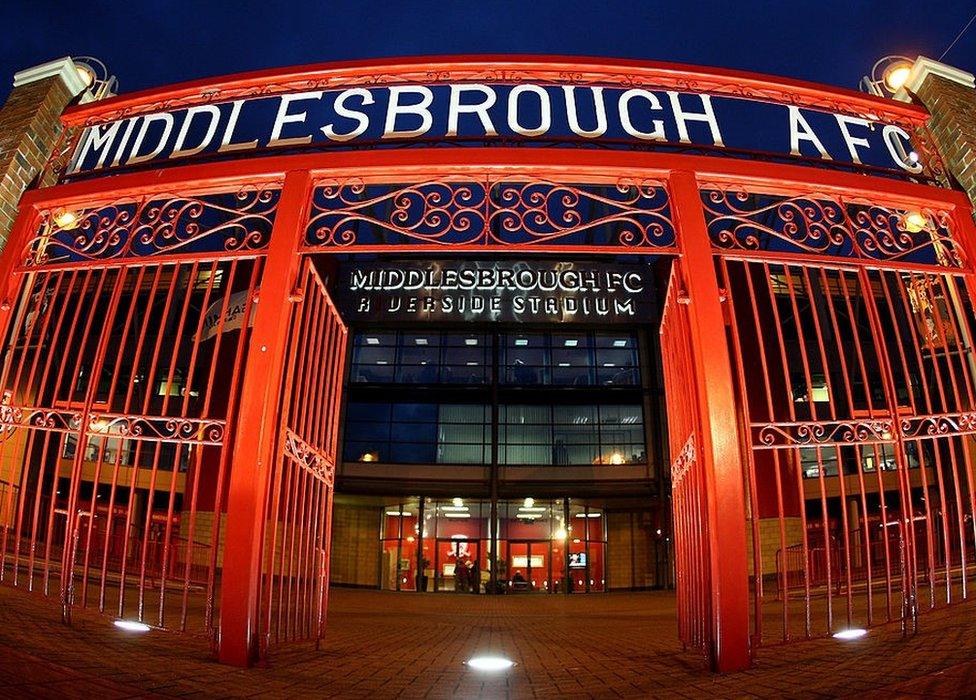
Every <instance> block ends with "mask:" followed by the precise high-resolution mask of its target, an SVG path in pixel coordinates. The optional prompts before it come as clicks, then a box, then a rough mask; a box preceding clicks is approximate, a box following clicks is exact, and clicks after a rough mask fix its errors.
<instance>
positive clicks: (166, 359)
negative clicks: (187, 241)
mask: <svg viewBox="0 0 976 700" xmlns="http://www.w3.org/2000/svg"><path fill="white" fill-rule="evenodd" d="M260 268H261V266H260V263H259V261H257V260H253V259H252V260H232V261H228V260H209V261H208V260H194V261H191V262H174V263H164V264H143V265H138V266H127V267H109V266H101V267H87V268H78V267H75V268H70V269H55V270H45V271H41V272H36V273H32V274H31V275H30V276H29V277H28V278H27V279H26V280H25V284H24V285H23V288H22V292H21V295H20V299H19V302H18V306H17V309H16V312H15V317H14V321H13V323H12V324H11V325H10V328H9V330H8V334H7V343H6V349H7V354H6V359H5V362H4V365H3V373H2V376H0V386H2V391H3V403H2V409H0V421H2V427H3V435H2V437H3V440H2V442H0V454H2V456H0V459H2V460H3V464H4V467H3V472H4V479H3V483H2V484H0V499H2V504H3V506H2V509H3V513H4V517H3V519H2V523H3V526H2V535H0V537H2V543H0V563H2V567H0V576H3V577H5V578H10V579H11V580H12V582H13V583H14V585H24V586H26V587H27V588H28V589H30V590H34V589H40V590H41V591H42V592H44V593H45V594H48V593H51V592H54V591H57V593H58V594H59V595H60V598H61V603H62V606H63V611H64V615H65V617H66V618H68V617H70V611H71V607H72V606H74V605H82V606H89V605H94V606H96V607H97V608H98V609H99V610H102V611H110V612H111V613H112V614H113V615H116V616H118V617H120V618H135V619H138V620H142V621H146V622H148V623H149V624H152V625H157V626H170V627H176V628H179V629H187V628H188V627H189V628H190V629H195V630H197V631H205V630H210V629H211V628H212V624H213V604H214V595H215V589H216V586H217V585H218V579H219V575H218V558H219V554H218V550H219V547H218V546H217V543H218V542H219V540H220V537H221V532H220V530H221V522H220V518H219V517H217V516H215V514H219V513H220V512H221V510H222V508H223V504H222V498H223V493H224V487H223V484H224V483H225V481H226V476H225V475H226V470H227V457H228V453H229V450H228V449H226V439H227V434H228V427H227V426H228V421H227V416H228V414H230V413H232V411H233V406H234V405H235V403H236V400H237V399H236V388H237V386H238V385H239V382H238V381H237V379H236V375H237V368H238V367H239V366H240V364H241V362H242V358H243V354H244V352H245V348H246V343H245V342H244V340H242V335H244V334H243V333H242V331H241V328H242V327H243V328H246V325H247V320H246V319H247V316H248V315H249V303H248V301H247V299H248V298H249V297H250V295H251V293H252V292H253V290H254V288H255V286H256V283H257V280H258V276H259V274H260ZM235 300H241V301H240V302H239V303H241V304H242V305H243V308H242V309H240V310H239V313H238V320H239V322H240V324H239V325H238V326H237V328H236V330H232V329H230V328H228V327H227V321H226V319H227V317H228V314H229V310H230V307H231V306H233V305H234V304H235ZM208 318H209V320H208ZM241 324H242V325H241ZM52 585H53V586H54V591H52V590H51V588H52Z"/></svg>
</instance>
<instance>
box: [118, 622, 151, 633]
mask: <svg viewBox="0 0 976 700" xmlns="http://www.w3.org/2000/svg"><path fill="white" fill-rule="evenodd" d="M112 624H113V625H115V626H116V627H118V628H119V629H120V630H125V631H126V632H148V631H149V630H151V629H152V628H151V627H150V626H149V625H147V624H146V623H145V622H137V621H136V620H115V621H114V622H113V623H112Z"/></svg>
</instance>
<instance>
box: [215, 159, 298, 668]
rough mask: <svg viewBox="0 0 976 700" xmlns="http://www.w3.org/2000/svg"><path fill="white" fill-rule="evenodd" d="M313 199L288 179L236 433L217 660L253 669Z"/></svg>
mask: <svg viewBox="0 0 976 700" xmlns="http://www.w3.org/2000/svg"><path fill="white" fill-rule="evenodd" d="M309 198H310V193H309V180H308V176H307V173H303V172H295V173H289V174H288V175H286V177H285V185H284V189H283V191H282V194H281V201H280V204H279V206H278V214H277V217H276V218H275V223H274V229H273V230H272V234H271V244H270V247H269V249H268V258H267V264H266V266H265V268H264V276H263V279H262V281H261V290H260V292H259V298H258V303H257V311H256V312H255V315H254V329H253V331H252V334H251V338H250V341H249V346H250V347H249V352H248V357H247V366H246V368H245V370H244V377H243V384H242V388H241V408H240V413H239V416H238V419H237V426H236V429H235V430H234V432H233V435H234V446H233V449H234V454H233V457H232V461H231V473H230V486H229V490H228V495H227V530H226V543H225V545H224V565H223V574H222V577H221V588H220V623H219V625H220V626H219V651H218V655H219V659H220V661H221V662H223V663H226V664H232V665H234V666H250V665H251V664H253V663H254V661H255V660H256V659H257V656H258V652H259V646H260V645H259V637H258V634H259V619H260V595H259V593H260V584H261V567H262V561H263V560H262V554H263V551H264V530H265V522H266V519H267V516H266V513H265V504H266V501H267V489H268V483H269V477H270V475H271V472H272V468H273V462H274V450H275V446H276V444H277V440H278V433H279V427H280V416H279V411H280V406H279V393H280V391H281V380H282V376H283V372H284V366H285V349H286V346H287V342H288V324H289V318H290V313H289V305H290V302H289V297H291V296H292V291H293V289H294V286H295V281H296V279H297V278H298V271H299V263H300V257H299V255H298V252H297V251H298V245H299V242H300V240H301V238H302V235H303V233H304V230H305V228H304V221H305V215H306V212H307V209H308V202H309Z"/></svg>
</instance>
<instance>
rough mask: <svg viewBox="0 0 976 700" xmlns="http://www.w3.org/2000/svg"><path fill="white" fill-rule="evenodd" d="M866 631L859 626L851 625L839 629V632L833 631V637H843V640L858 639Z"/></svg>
mask: <svg viewBox="0 0 976 700" xmlns="http://www.w3.org/2000/svg"><path fill="white" fill-rule="evenodd" d="M867 633H868V631H867V630H866V629H861V628H860V627H852V628H851V629H848V630H841V631H840V632H835V633H834V639H843V640H851V639H860V638H861V637H863V636H864V635H866V634H867Z"/></svg>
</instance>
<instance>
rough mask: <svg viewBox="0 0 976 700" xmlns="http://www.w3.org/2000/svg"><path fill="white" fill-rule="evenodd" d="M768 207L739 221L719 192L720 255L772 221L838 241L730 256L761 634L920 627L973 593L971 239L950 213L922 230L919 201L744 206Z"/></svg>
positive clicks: (975, 426) (764, 637)
mask: <svg viewBox="0 0 976 700" xmlns="http://www.w3.org/2000/svg"><path fill="white" fill-rule="evenodd" d="M730 199H731V197H730ZM755 201H756V197H753V196H749V195H742V196H740V197H739V198H738V199H737V200H736V202H737V203H736V205H735V206H736V207H739V209H740V211H737V212H736V213H735V214H730V213H728V208H729V207H728V205H727V204H726V203H725V202H723V201H722V200H721V198H719V197H717V196H714V195H713V196H712V198H711V202H713V203H715V204H714V205H713V207H714V210H715V212H716V217H715V219H713V221H719V220H720V219H722V218H724V219H725V221H724V222H722V223H720V224H719V226H716V227H715V229H714V230H713V231H712V233H713V242H716V243H717V246H716V247H718V248H734V247H736V246H734V245H730V244H729V241H733V240H738V241H742V240H745V238H744V236H745V235H748V234H745V233H743V230H744V229H746V228H748V229H749V230H750V231H755V230H756V229H758V228H759V226H760V225H762V226H766V228H764V229H763V233H764V234H765V235H766V236H767V237H768V238H770V239H774V238H777V237H779V238H780V243H779V244H778V245H780V246H783V243H784V242H786V241H789V242H791V243H792V244H793V245H799V244H800V243H802V244H805V245H808V246H813V245H814V244H816V245H821V244H822V245H825V246H834V247H835V248H836V250H825V251H820V250H818V251H816V252H818V253H821V252H822V254H821V255H819V256H818V257H816V258H813V257H812V256H810V255H800V254H792V255H791V253H793V251H792V250H789V249H788V248H787V249H784V250H781V251H780V252H779V253H775V254H770V253H768V252H767V253H765V254H763V255H762V257H761V258H759V257H758V256H755V255H750V254H748V253H742V252H735V251H729V250H724V251H722V252H721V254H720V255H718V256H717V258H716V260H717V267H718V271H719V277H720V279H721V283H722V285H723V287H724V288H725V290H726V293H727V296H728V313H729V324H728V331H729V341H730V343H731V344H732V345H733V347H734V351H733V353H732V354H733V357H735V358H736V374H737V383H738V396H739V409H740V424H741V435H742V439H743V442H744V449H743V453H744V456H745V459H746V461H747V470H746V472H747V473H746V478H747V485H748V490H749V500H750V509H749V511H750V512H749V528H750V531H751V544H752V552H751V562H750V569H751V571H750V574H751V579H752V588H753V639H754V641H755V642H756V643H757V644H762V643H769V642H771V641H777V640H779V641H788V640H791V639H795V638H799V637H814V636H822V635H828V634H833V633H836V632H838V631H841V630H845V629H850V628H866V627H869V626H872V625H875V624H883V623H886V622H900V623H901V625H902V629H903V631H905V632H906V633H909V632H911V631H913V630H914V629H915V627H916V625H917V624H918V614H919V612H920V611H924V610H925V609H929V608H933V607H936V606H938V605H944V604H948V603H952V602H955V601H957V600H962V599H965V598H967V597H969V596H970V595H971V594H970V588H971V584H972V579H973V577H974V576H976V568H974V567H976V541H974V533H976V523H974V517H973V516H974V490H973V458H974V454H973V449H974V446H976V445H974V442H973V437H972V436H973V435H974V434H976V414H974V409H976V400H974V397H976V381H974V378H976V373H974V368H976V358H974V355H973V346H972V338H973V322H974V316H973V306H972V301H971V299H970V295H969V291H970V290H969V289H968V288H967V276H968V275H967V273H965V272H964V271H963V270H962V269H960V268H962V267H963V264H962V262H961V258H960V257H959V251H960V250H961V246H960V245H959V240H958V238H959V237H958V236H956V237H955V238H953V237H951V236H950V230H951V228H952V222H951V219H950V217H948V215H946V214H944V213H942V212H926V213H925V214H924V216H925V217H927V218H928V221H929V223H928V226H927V227H925V228H923V229H921V230H918V231H912V230H911V229H910V228H908V225H907V224H906V223H905V222H906V221H907V217H908V216H909V214H908V213H907V212H905V211H904V210H896V209H883V208H881V207H880V206H877V205H874V206H873V209H872V211H871V215H870V216H862V214H861V212H863V211H864V209H865V208H866V206H867V205H862V204H860V203H850V204H848V203H845V202H842V201H840V200H832V199H828V198H826V197H823V198H818V199H814V198H812V197H810V198H802V199H801V200H800V201H799V203H797V204H795V208H792V207H794V205H793V204H792V203H791V202H790V200H785V201H786V204H785V205H784V204H781V203H778V204H777V205H776V206H778V207H779V214H780V216H782V215H783V212H784V211H787V210H788V211H789V212H790V213H792V215H793V216H794V219H793V221H794V222H795V224H796V225H795V227H794V228H792V229H789V230H787V231H786V234H785V235H784V233H783V232H780V231H777V230H773V228H772V227H770V225H769V224H766V223H765V222H763V223H762V224H757V223H756V222H755V220H754V219H752V217H751V212H749V213H743V211H742V210H745V209H747V208H748V207H749V206H750V205H751V204H752V203H753V202H755ZM777 201H778V202H781V201H783V200H777ZM723 206H725V207H726V208H725V209H724V210H722V207H723ZM784 207H785V209H784ZM759 208H761V207H756V209H757V210H758V209H759ZM818 217H823V218H822V219H821V218H818ZM732 219H734V220H735V224H734V225H730V224H729V221H730V220H732ZM818 222H822V224H823V227H822V228H818ZM720 228H722V230H724V231H725V232H732V233H729V235H727V236H725V237H722V235H721V233H720V232H719V230H720ZM913 234H914V235H913ZM729 236H732V238H730V237H729ZM804 236H807V237H806V238H804ZM753 240H755V239H753ZM783 247H784V248H785V246H783ZM828 255H829V256H828ZM839 258H845V259H844V260H841V259H839ZM859 258H860V259H859Z"/></svg>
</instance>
